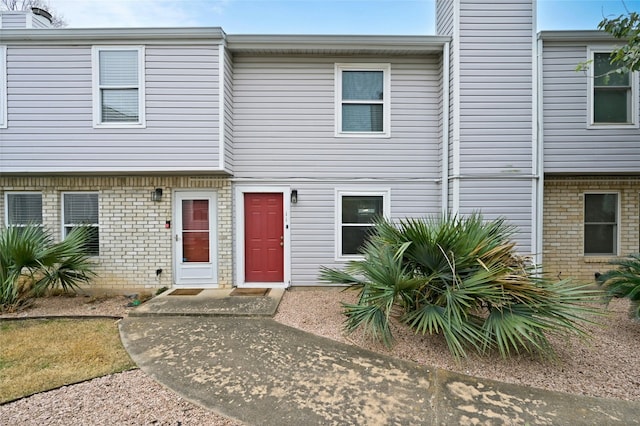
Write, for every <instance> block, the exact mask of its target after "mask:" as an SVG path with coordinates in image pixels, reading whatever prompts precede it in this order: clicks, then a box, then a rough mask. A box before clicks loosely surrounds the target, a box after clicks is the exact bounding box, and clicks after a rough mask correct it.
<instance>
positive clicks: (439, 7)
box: [436, 0, 457, 212]
mask: <svg viewBox="0 0 640 426" xmlns="http://www.w3.org/2000/svg"><path fill="white" fill-rule="evenodd" d="M454 19H455V16H454V2H453V0H437V1H436V26H437V28H436V32H437V34H438V35H447V36H451V37H455V34H454V29H455V28H454ZM456 48H457V43H449V69H448V70H443V71H442V72H446V73H447V75H448V76H449V99H450V102H449V111H447V112H444V111H443V113H448V114H449V129H448V131H449V138H448V141H447V142H446V143H447V144H448V153H449V155H448V157H447V158H446V159H442V160H441V161H446V164H441V167H447V168H448V170H449V177H450V178H449V180H448V181H447V182H445V183H443V185H447V187H448V190H447V194H448V199H447V206H448V209H447V210H448V212H451V211H452V206H453V196H454V194H453V180H452V179H451V176H453V175H454V173H453V155H454V151H453V137H454V135H453V128H454V127H453V126H454V125H455V123H456V121H457V118H456V117H454V105H455V99H454V97H453V95H454V83H455V82H454V77H453V67H454V66H455V64H456V60H455V59H456V54H457V53H456V51H455V50H456Z"/></svg>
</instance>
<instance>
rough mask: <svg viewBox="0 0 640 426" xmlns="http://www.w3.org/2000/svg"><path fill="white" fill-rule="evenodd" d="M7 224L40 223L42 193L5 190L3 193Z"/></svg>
mask: <svg viewBox="0 0 640 426" xmlns="http://www.w3.org/2000/svg"><path fill="white" fill-rule="evenodd" d="M5 201H6V202H5V216H4V217H5V221H6V225H7V226H20V227H23V226H27V225H42V194H41V193H40V192H7V193H6V195H5Z"/></svg>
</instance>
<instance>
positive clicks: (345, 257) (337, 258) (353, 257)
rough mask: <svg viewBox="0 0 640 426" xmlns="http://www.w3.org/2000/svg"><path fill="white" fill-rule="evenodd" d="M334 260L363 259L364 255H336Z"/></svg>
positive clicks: (349, 260)
mask: <svg viewBox="0 0 640 426" xmlns="http://www.w3.org/2000/svg"><path fill="white" fill-rule="evenodd" d="M334 260H335V261H336V262H351V261H352V260H356V261H358V260H364V256H336V258H335V259H334Z"/></svg>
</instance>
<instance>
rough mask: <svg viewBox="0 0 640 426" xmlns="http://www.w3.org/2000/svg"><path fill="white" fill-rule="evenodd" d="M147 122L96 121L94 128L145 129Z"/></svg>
mask: <svg viewBox="0 0 640 426" xmlns="http://www.w3.org/2000/svg"><path fill="white" fill-rule="evenodd" d="M146 127H147V125H146V123H94V124H93V128H94V129H145V128H146Z"/></svg>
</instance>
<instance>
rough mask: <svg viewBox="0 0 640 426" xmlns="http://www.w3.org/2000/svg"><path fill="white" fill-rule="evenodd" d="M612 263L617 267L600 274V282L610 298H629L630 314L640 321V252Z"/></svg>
mask: <svg viewBox="0 0 640 426" xmlns="http://www.w3.org/2000/svg"><path fill="white" fill-rule="evenodd" d="M610 264H611V265H615V266H617V268H616V269H612V270H610V271H607V272H605V273H604V274H602V275H600V276H599V277H598V283H599V284H600V285H602V288H603V289H604V291H605V294H606V297H607V299H608V300H611V299H612V298H614V297H616V298H627V299H629V300H630V301H631V310H630V312H629V315H630V316H631V318H633V319H635V320H636V321H640V253H636V254H631V255H629V256H627V257H626V258H624V259H616V260H612V261H611V262H610Z"/></svg>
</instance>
